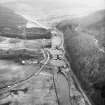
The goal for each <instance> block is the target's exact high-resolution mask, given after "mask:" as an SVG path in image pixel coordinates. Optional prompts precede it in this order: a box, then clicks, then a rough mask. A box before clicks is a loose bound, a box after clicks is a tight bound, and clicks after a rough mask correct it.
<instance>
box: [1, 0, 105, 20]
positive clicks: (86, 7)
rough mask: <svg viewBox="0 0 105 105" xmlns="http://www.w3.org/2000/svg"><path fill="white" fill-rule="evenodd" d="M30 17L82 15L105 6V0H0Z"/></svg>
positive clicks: (42, 18) (50, 17)
mask: <svg viewBox="0 0 105 105" xmlns="http://www.w3.org/2000/svg"><path fill="white" fill-rule="evenodd" d="M0 3H1V4H2V5H5V6H7V7H9V8H10V9H12V10H14V11H15V12H16V13H19V14H20V15H24V17H26V18H29V19H35V18H36V19H39V20H40V21H41V20H49V21H50V20H51V19H52V18H53V19H54V18H56V17H57V19H58V17H60V18H61V17H63V16H65V17H68V16H70V17H81V16H86V15H88V14H90V13H92V12H94V11H98V10H101V9H104V8H105V0H0Z"/></svg>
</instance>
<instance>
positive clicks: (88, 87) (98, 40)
mask: <svg viewBox="0 0 105 105" xmlns="http://www.w3.org/2000/svg"><path fill="white" fill-rule="evenodd" d="M56 27H57V28H58V29H59V30H61V31H62V32H63V33H64V46H65V50H66V54H65V55H66V57H67V59H68V61H69V63H70V65H71V68H72V70H73V72H74V73H75V74H76V76H77V78H78V79H79V81H80V84H81V86H82V88H83V89H84V91H85V93H86V94H87V95H88V97H89V99H90V100H91V101H92V103H93V105H105V46H104V43H105V10H102V11H98V12H96V13H94V14H92V15H89V16H87V17H83V18H80V19H73V20H64V21H62V22H60V23H59V24H57V26H56Z"/></svg>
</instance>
